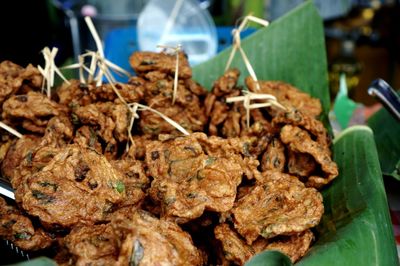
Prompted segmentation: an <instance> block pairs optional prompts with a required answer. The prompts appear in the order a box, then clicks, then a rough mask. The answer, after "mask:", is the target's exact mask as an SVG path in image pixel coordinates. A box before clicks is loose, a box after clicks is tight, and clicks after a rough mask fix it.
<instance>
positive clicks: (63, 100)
mask: <svg viewBox="0 0 400 266" xmlns="http://www.w3.org/2000/svg"><path fill="white" fill-rule="evenodd" d="M69 83H70V84H68V83H66V82H65V83H63V84H62V85H61V86H60V88H58V89H57V96H58V100H59V103H60V104H63V105H66V106H69V107H70V108H71V109H72V111H73V110H74V109H75V108H76V107H78V106H85V105H88V104H91V103H96V102H114V101H119V99H118V95H117V94H116V92H115V91H114V89H113V87H112V85H111V84H109V83H106V84H102V85H100V86H96V84H94V83H91V84H83V83H81V82H80V81H79V80H69ZM142 85H143V84H141V83H140V82H132V83H127V84H124V83H115V84H114V88H115V90H116V91H117V92H118V93H119V94H120V95H121V96H122V97H123V98H124V99H125V101H126V102H139V101H140V100H141V99H142V98H143V95H144V87H143V86H142Z"/></svg>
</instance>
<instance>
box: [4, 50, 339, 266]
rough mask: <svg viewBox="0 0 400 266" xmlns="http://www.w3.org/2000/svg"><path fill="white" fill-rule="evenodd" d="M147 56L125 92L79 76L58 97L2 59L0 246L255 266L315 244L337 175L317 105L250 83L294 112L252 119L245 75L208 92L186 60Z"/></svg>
mask: <svg viewBox="0 0 400 266" xmlns="http://www.w3.org/2000/svg"><path fill="white" fill-rule="evenodd" d="M175 60H176V57H175V55H171V54H167V53H153V52H136V53H134V54H132V56H131V57H130V63H131V66H132V67H133V69H134V71H135V73H136V75H135V76H133V77H131V78H130V79H129V82H127V83H116V84H115V85H114V86H115V87H116V89H117V91H118V92H119V94H120V96H121V97H123V99H125V101H126V102H127V103H141V104H143V105H146V106H149V107H151V108H153V109H155V110H157V111H159V112H160V113H162V114H164V115H165V116H167V117H169V118H170V119H172V120H174V121H175V122H177V123H178V124H179V125H181V126H182V127H183V128H184V129H186V130H187V131H188V132H189V133H190V134H189V135H183V134H182V133H181V132H180V131H179V130H177V129H176V128H175V127H174V126H172V125H171V124H170V123H168V121H166V120H165V119H163V118H162V117H160V116H159V115H157V114H156V113H154V112H151V111H149V110H142V111H140V112H139V118H138V119H135V121H134V124H133V127H132V132H131V133H129V134H128V130H127V129H128V128H129V127H130V121H131V116H132V113H131V112H130V111H129V109H128V107H127V105H126V103H123V102H122V101H121V98H120V97H118V96H117V94H116V93H115V90H113V88H112V86H111V85H110V84H109V83H108V84H103V85H100V86H96V84H94V83H89V84H83V83H81V82H80V81H79V80H69V82H68V83H63V84H62V85H61V86H60V87H59V88H57V90H55V91H54V93H53V95H52V96H51V98H48V97H47V96H46V95H45V94H43V93H41V91H40V90H41V87H42V82H43V77H42V75H41V74H40V72H39V71H38V69H37V68H36V67H33V66H32V65H29V66H27V67H26V68H23V67H21V66H18V65H16V64H14V63H12V62H10V61H4V62H2V63H0V103H1V105H0V106H1V107H0V108H1V116H2V121H3V122H4V123H5V124H7V125H9V126H11V127H12V128H14V129H16V130H17V131H19V132H21V133H22V135H23V136H22V137H21V138H17V137H14V136H12V135H11V134H8V133H5V131H4V132H2V134H1V148H0V160H1V174H2V176H3V177H4V178H7V179H9V180H10V182H11V184H12V186H13V188H14V189H15V198H16V203H15V204H13V203H12V202H6V201H5V200H4V199H3V198H1V197H0V237H1V238H2V239H7V240H10V241H12V242H13V243H14V244H15V245H16V246H18V247H20V248H21V249H23V250H27V251H37V250H45V251H46V252H47V254H50V255H49V256H51V257H52V258H53V259H55V260H56V262H57V263H58V264H60V265H232V264H234V265H243V264H245V262H246V261H248V260H249V259H250V258H251V257H252V256H253V255H255V254H257V253H260V252H262V251H264V250H278V251H281V252H283V253H285V254H286V255H287V256H289V257H290V259H291V260H292V261H293V262H296V261H298V260H299V259H300V258H301V257H303V256H304V255H305V254H306V253H307V251H308V250H309V248H310V246H311V245H312V244H313V241H314V240H315V239H314V235H313V232H312V230H313V228H314V227H315V226H316V225H318V223H319V222H320V220H321V217H322V215H323V212H324V206H323V202H322V196H321V194H320V192H319V190H320V189H321V188H322V187H323V186H325V185H327V184H328V183H330V182H331V181H332V180H333V179H334V178H335V177H336V176H337V175H338V169H337V165H336V164H335V162H333V161H332V158H331V151H330V144H331V141H330V136H329V134H328V133H327V131H326V129H325V128H324V125H323V124H322V122H320V121H319V120H318V116H319V115H320V113H321V111H322V108H321V104H320V101H319V100H318V99H315V98H312V97H310V96H309V95H307V94H305V93H303V92H301V91H299V90H298V89H296V88H295V87H293V86H291V85H289V84H287V83H284V82H280V81H258V82H259V89H258V86H256V81H254V80H253V79H252V78H251V77H248V78H247V79H246V80H245V84H246V87H247V88H246V89H247V90H248V91H250V92H253V93H264V94H272V95H274V96H275V97H276V98H277V100H278V101H279V103H280V104H281V105H283V106H284V107H285V109H284V110H282V109H279V108H273V107H267V108H255V109H252V110H250V126H249V127H248V126H247V121H246V112H247V110H246V108H245V107H244V105H243V103H242V102H234V103H228V102H227V99H228V98H230V97H237V96H240V95H242V90H243V88H242V87H240V86H238V84H237V82H238V78H239V75H240V73H239V71H238V70H236V69H229V70H227V71H226V72H225V73H224V74H223V75H222V76H221V77H220V78H219V79H218V80H216V81H215V82H214V85H213V88H212V90H211V91H210V92H208V91H207V90H206V89H205V88H203V87H202V86H201V85H200V84H198V83H196V81H194V80H193V79H192V70H191V68H190V66H189V64H188V61H187V58H186V57H185V54H184V53H183V52H180V53H179V62H180V64H179V74H178V86H177V90H176V97H175V98H176V99H175V102H174V103H173V101H172V97H173V93H174V74H175Z"/></svg>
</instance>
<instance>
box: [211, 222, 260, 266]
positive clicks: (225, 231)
mask: <svg viewBox="0 0 400 266" xmlns="http://www.w3.org/2000/svg"><path fill="white" fill-rule="evenodd" d="M214 234H215V238H216V239H218V240H219V241H220V243H221V244H222V249H223V253H224V257H225V258H226V259H227V260H228V261H230V262H233V263H234V264H236V265H244V264H245V263H246V261H248V260H249V259H250V258H251V257H252V256H253V255H254V254H255V252H254V249H253V248H252V247H251V246H249V245H247V244H246V242H245V241H244V239H243V238H241V237H240V236H239V235H238V234H237V233H236V232H235V231H233V230H232V229H231V228H230V227H229V225H228V224H220V225H217V226H216V227H215V229H214Z"/></svg>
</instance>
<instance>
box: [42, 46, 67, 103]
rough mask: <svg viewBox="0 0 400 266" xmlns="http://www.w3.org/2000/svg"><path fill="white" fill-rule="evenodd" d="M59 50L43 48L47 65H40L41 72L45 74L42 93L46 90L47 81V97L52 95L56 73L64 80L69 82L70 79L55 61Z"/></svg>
mask: <svg viewBox="0 0 400 266" xmlns="http://www.w3.org/2000/svg"><path fill="white" fill-rule="evenodd" d="M57 52H58V48H56V47H53V48H52V49H51V50H50V49H49V47H45V48H44V49H43V50H42V54H43V56H44V61H45V66H44V68H42V67H41V66H38V69H39V72H40V73H41V74H42V75H43V83H42V93H43V91H44V87H45V83H46V94H47V97H49V98H50V97H51V88H52V87H53V86H54V74H55V73H57V75H58V76H59V77H60V78H62V79H63V80H64V82H66V83H68V84H69V81H68V80H67V79H66V78H65V77H64V75H63V74H62V73H61V71H60V70H59V69H58V67H57V66H56V63H55V58H56V55H57Z"/></svg>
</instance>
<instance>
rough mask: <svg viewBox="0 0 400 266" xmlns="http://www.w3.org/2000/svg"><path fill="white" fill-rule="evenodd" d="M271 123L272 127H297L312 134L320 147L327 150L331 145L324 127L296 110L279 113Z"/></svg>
mask: <svg viewBox="0 0 400 266" xmlns="http://www.w3.org/2000/svg"><path fill="white" fill-rule="evenodd" d="M272 123H273V124H274V125H276V124H280V125H282V124H283V125H285V124H289V125H293V126H298V127H300V128H303V129H305V130H307V131H308V132H309V133H310V134H312V135H313V136H314V137H315V138H316V141H317V142H318V143H319V144H320V145H324V146H326V147H327V148H328V147H329V146H330V144H331V139H330V137H329V136H328V132H327V130H326V128H325V127H324V124H323V123H322V122H321V121H319V120H317V119H315V118H313V117H311V116H308V115H305V114H303V113H302V112H300V111H298V110H297V109H290V110H288V111H286V112H280V113H279V114H277V115H276V116H275V117H274V118H273V119H272Z"/></svg>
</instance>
